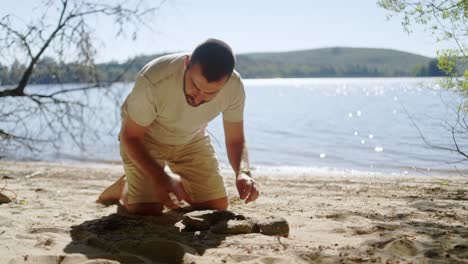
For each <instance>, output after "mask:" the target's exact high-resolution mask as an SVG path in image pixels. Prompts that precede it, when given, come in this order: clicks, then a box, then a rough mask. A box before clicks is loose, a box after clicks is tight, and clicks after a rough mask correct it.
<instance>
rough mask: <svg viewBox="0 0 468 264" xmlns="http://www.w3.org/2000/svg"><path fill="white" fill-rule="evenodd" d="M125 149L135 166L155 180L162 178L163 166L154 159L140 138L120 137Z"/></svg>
mask: <svg viewBox="0 0 468 264" xmlns="http://www.w3.org/2000/svg"><path fill="white" fill-rule="evenodd" d="M122 140H123V141H122V143H123V145H124V148H125V151H126V152H127V155H128V156H129V158H130V159H131V160H132V161H133V163H134V164H135V166H136V167H137V168H138V169H139V170H140V171H142V172H143V173H144V174H145V175H146V176H149V177H151V178H152V179H154V180H156V181H161V180H164V178H163V175H165V174H164V168H162V167H161V166H160V165H159V164H158V163H157V162H156V161H154V160H153V159H152V158H151V156H150V155H149V153H148V150H147V149H146V148H145V146H144V145H143V142H142V141H141V140H140V139H134V138H128V139H125V138H123V139H122Z"/></svg>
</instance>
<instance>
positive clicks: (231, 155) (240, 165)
mask: <svg viewBox="0 0 468 264" xmlns="http://www.w3.org/2000/svg"><path fill="white" fill-rule="evenodd" d="M226 150H227V154H228V159H229V163H230V164H231V167H232V169H233V170H234V172H235V174H236V176H237V175H238V174H239V173H240V172H242V171H249V170H250V165H249V155H248V150H247V144H246V143H245V141H242V142H236V143H227V144H226ZM249 176H250V175H249Z"/></svg>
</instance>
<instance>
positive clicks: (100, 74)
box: [0, 47, 443, 85]
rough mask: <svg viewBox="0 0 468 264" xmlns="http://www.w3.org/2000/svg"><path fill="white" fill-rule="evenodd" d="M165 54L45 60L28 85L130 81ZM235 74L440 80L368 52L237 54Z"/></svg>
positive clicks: (430, 62) (433, 72) (422, 60)
mask: <svg viewBox="0 0 468 264" xmlns="http://www.w3.org/2000/svg"><path fill="white" fill-rule="evenodd" d="M161 55H164V54H156V55H145V56H138V57H135V58H133V59H129V60H128V61H126V62H124V63H117V62H109V63H102V64H98V65H97V66H96V68H90V67H87V66H83V65H79V64H76V63H70V64H60V63H57V62H55V61H54V59H52V58H50V57H45V58H43V59H42V60H41V61H39V63H38V64H37V65H36V67H35V69H34V74H33V75H32V77H31V79H30V83H31V84H45V83H80V82H81V83H85V82H95V81H96V80H98V81H115V80H119V81H133V80H134V78H135V75H136V73H137V72H138V71H139V70H140V69H141V68H142V67H143V66H144V65H145V64H146V63H148V62H149V61H151V60H152V59H154V58H157V57H159V56H161ZM24 69H25V66H24V65H22V64H20V63H19V62H15V63H13V65H11V66H10V67H7V66H2V65H1V64H0V83H1V84H3V85H14V84H15V83H17V82H18V81H19V78H20V76H21V74H22V72H23V71H24ZM236 69H237V70H238V71H239V72H240V73H241V75H242V76H243V78H293V77H401V76H441V75H443V73H442V72H441V71H440V70H439V69H438V68H437V60H436V59H434V58H429V57H424V56H420V55H416V54H412V53H408V52H402V51H396V50H390V49H372V48H342V47H334V48H323V49H313V50H303V51H290V52H274V53H249V54H239V55H237V66H236Z"/></svg>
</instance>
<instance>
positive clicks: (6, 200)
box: [0, 193, 11, 204]
mask: <svg viewBox="0 0 468 264" xmlns="http://www.w3.org/2000/svg"><path fill="white" fill-rule="evenodd" d="M4 203H11V199H10V197H8V196H6V195H4V194H3V193H0V204H4Z"/></svg>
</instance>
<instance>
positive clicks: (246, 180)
mask: <svg viewBox="0 0 468 264" xmlns="http://www.w3.org/2000/svg"><path fill="white" fill-rule="evenodd" d="M236 186H237V191H238V192H239V197H240V198H241V200H245V203H250V202H253V201H255V200H257V198H258V196H260V190H259V189H258V186H257V184H256V183H255V181H254V180H253V179H252V177H250V176H249V175H247V174H245V173H244V172H239V174H238V175H237V177H236Z"/></svg>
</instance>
